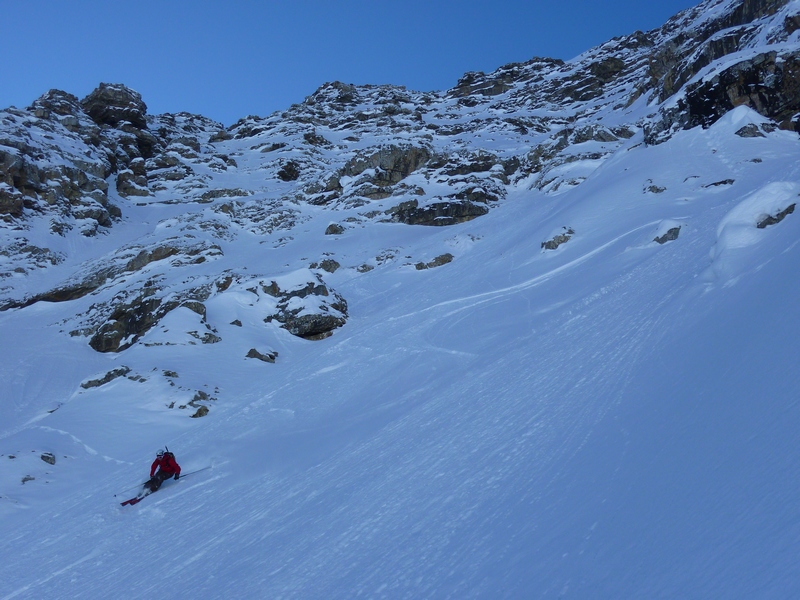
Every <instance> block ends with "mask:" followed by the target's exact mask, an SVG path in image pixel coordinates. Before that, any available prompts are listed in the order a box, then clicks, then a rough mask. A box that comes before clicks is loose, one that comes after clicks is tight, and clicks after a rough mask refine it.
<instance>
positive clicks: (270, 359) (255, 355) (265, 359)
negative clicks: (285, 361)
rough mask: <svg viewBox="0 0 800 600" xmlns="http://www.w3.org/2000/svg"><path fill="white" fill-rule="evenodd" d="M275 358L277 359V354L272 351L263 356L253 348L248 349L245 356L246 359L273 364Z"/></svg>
mask: <svg viewBox="0 0 800 600" xmlns="http://www.w3.org/2000/svg"><path fill="white" fill-rule="evenodd" d="M277 357H278V353H277V352H274V351H273V352H267V353H266V354H263V353H261V352H259V351H258V350H256V349H255V348H250V350H249V351H248V352H247V356H246V358H257V359H258V360H260V361H263V362H266V363H274V362H275V359H276V358H277Z"/></svg>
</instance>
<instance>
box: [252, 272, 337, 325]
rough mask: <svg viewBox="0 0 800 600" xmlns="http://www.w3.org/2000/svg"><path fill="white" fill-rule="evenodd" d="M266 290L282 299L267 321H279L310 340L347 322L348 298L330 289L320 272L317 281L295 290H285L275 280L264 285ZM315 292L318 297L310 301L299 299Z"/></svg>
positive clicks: (263, 288) (314, 294)
mask: <svg viewBox="0 0 800 600" xmlns="http://www.w3.org/2000/svg"><path fill="white" fill-rule="evenodd" d="M262 290H263V291H264V292H265V293H267V294H269V295H270V296H273V297H275V298H278V299H279V300H278V304H277V306H276V312H275V314H273V315H271V316H269V317H267V318H266V319H265V321H266V322H267V323H269V322H271V321H273V320H275V321H278V322H279V323H281V327H283V328H284V329H286V330H287V331H288V332H289V333H291V334H292V335H296V336H298V337H301V338H304V339H307V340H321V339H324V338H326V337H328V336H330V335H331V334H332V333H333V330H334V329H336V328H338V327H341V326H342V325H344V324H345V323H346V322H347V301H346V300H345V299H344V298H342V297H341V296H340V295H339V294H337V293H335V292H333V291H331V290H329V289H328V288H327V286H325V284H324V283H322V280H321V279H320V278H319V276H316V279H315V281H309V282H308V283H307V284H306V285H305V286H302V287H298V288H295V289H291V290H281V289H280V286H278V284H277V283H276V282H275V281H272V282H271V283H270V284H269V285H267V286H263V287H262ZM312 296H315V297H316V298H315V299H314V301H313V302H310V303H308V305H306V303H304V302H296V301H295V300H296V299H300V300H302V299H306V298H310V297H312Z"/></svg>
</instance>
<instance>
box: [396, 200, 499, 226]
mask: <svg viewBox="0 0 800 600" xmlns="http://www.w3.org/2000/svg"><path fill="white" fill-rule="evenodd" d="M388 212H389V214H390V215H391V221H392V222H394V223H405V224H407V225H432V226H438V227H442V226H445V225H455V224H457V223H464V222H466V221H471V220H472V219H474V218H476V217H480V216H483V215H485V214H486V213H488V212H489V207H487V206H486V205H484V204H474V203H472V202H470V201H468V200H463V201H452V202H434V203H433V204H429V205H428V206H425V207H422V208H419V202H417V201H416V200H410V201H408V202H403V203H402V204H399V205H398V206H395V207H394V208H392V209H390V210H389V211H388Z"/></svg>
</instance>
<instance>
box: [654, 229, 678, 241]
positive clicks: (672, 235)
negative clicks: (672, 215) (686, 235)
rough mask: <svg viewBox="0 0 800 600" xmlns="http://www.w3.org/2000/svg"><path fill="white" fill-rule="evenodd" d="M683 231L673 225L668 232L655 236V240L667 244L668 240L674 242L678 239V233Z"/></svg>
mask: <svg viewBox="0 0 800 600" xmlns="http://www.w3.org/2000/svg"><path fill="white" fill-rule="evenodd" d="M680 232H681V228H680V227H672V228H671V229H670V230H669V231H667V233H665V234H664V235H662V236H660V237H657V238H655V239H654V240H653V241H654V242H656V243H659V244H666V243H667V242H672V241H674V240H677V239H678V235H679V234H680Z"/></svg>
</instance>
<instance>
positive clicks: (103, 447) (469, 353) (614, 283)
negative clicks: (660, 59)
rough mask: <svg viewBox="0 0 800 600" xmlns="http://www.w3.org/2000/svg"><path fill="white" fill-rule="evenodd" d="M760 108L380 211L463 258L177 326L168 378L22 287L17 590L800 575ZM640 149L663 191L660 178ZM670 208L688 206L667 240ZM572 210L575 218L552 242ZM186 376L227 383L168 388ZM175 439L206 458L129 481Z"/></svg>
mask: <svg viewBox="0 0 800 600" xmlns="http://www.w3.org/2000/svg"><path fill="white" fill-rule="evenodd" d="M745 110H746V109H742V111H745ZM740 112H741V111H740ZM747 116H748V115H747V114H737V115H733V116H731V118H728V119H725V120H723V121H720V122H719V123H718V124H716V125H715V126H714V127H713V128H712V129H711V130H709V131H707V132H706V131H702V130H700V129H695V130H691V131H689V132H685V133H681V134H679V135H677V136H676V137H675V138H673V139H672V140H670V141H669V142H667V143H665V144H663V145H660V146H656V147H652V148H639V149H637V150H636V151H631V152H628V151H620V152H619V153H618V155H616V156H615V157H614V158H613V159H611V160H609V161H608V162H607V163H605V164H604V165H603V166H602V167H601V168H600V169H599V170H598V172H596V173H595V174H594V175H593V176H592V177H591V178H590V180H588V181H587V182H585V183H584V184H583V185H582V186H580V187H579V188H577V189H575V190H572V191H571V192H570V193H569V196H568V197H565V196H558V197H557V200H555V199H553V198H547V197H544V196H535V195H531V193H529V192H524V191H520V192H519V193H518V194H516V195H515V196H514V197H513V198H510V199H509V201H508V202H507V203H505V204H504V205H503V206H501V207H499V208H497V209H496V210H493V211H492V212H491V213H490V214H489V215H486V216H485V217H482V218H480V219H476V220H474V221H470V222H469V223H464V224H462V225H459V226H456V227H455V228H424V229H421V230H414V229H411V228H409V227H407V226H404V225H387V226H386V231H383V232H381V233H382V235H384V236H385V237H386V238H390V239H391V238H392V237H393V236H396V240H392V242H393V243H396V244H398V245H399V244H401V243H402V244H404V245H408V244H412V243H413V244H415V245H416V246H417V247H423V248H424V247H428V246H431V247H433V246H437V245H442V244H443V245H447V246H451V247H453V248H457V251H458V253H459V254H460V256H461V260H456V261H454V262H453V263H451V264H449V265H445V266H443V267H439V268H436V269H430V270H427V271H423V272H417V271H416V270H413V269H410V268H409V267H404V266H402V265H398V264H390V265H388V266H384V267H382V268H380V269H376V271H377V272H371V273H369V277H367V276H355V275H348V276H347V278H345V277H343V278H342V281H340V282H338V284H337V289H338V290H339V291H341V292H342V293H343V294H345V295H346V297H348V298H349V299H350V310H351V314H352V318H351V321H350V322H349V323H348V325H347V326H346V327H344V328H342V329H341V330H340V331H337V332H336V334H335V335H334V336H333V337H331V338H328V339H326V340H323V341H319V342H309V341H303V340H298V339H297V338H292V336H290V335H289V334H288V333H285V332H284V334H282V335H281V334H280V332H278V333H276V334H273V335H274V339H273V340H271V343H272V344H273V346H274V347H275V348H276V349H277V350H279V359H278V363H277V364H275V365H269V364H264V363H260V362H258V364H253V363H256V362H257V361H243V360H241V358H240V356H241V355H240V354H238V353H233V352H231V351H230V349H231V348H232V347H236V345H241V342H242V341H244V340H238V339H236V338H235V336H230V335H225V334H226V333H228V332H223V342H221V343H220V344H215V345H212V346H208V347H203V348H201V349H199V350H198V349H197V348H193V349H192V352H191V353H189V352H181V351H178V350H173V349H171V347H165V348H164V351H163V352H164V355H163V357H160V359H159V360H160V362H159V365H160V366H161V367H163V366H164V365H169V366H170V368H171V369H172V370H174V371H175V373H176V374H177V376H176V377H173V378H172V379H171V380H170V379H167V380H165V378H163V377H161V378H160V377H158V376H157V375H158V374H157V373H155V374H151V373H152V368H153V366H152V365H151V363H149V362H148V361H152V356H150V353H145V352H143V351H141V349H140V348H139V347H138V346H134V347H133V348H131V349H130V350H128V351H127V353H126V354H125V355H124V356H120V357H117V356H114V357H111V358H109V357H108V356H106V355H98V354H97V353H94V352H93V351H92V350H91V349H89V348H87V347H86V346H85V345H81V344H77V343H75V342H73V341H71V340H69V339H65V338H64V336H63V335H59V334H58V325H57V323H58V319H59V318H61V315H63V311H64V308H63V306H62V305H59V304H49V305H48V304H46V303H39V304H37V305H33V306H32V307H29V308H27V309H25V310H24V311H19V312H18V313H17V312H10V313H9V312H7V313H4V314H2V315H0V320H1V323H2V324H1V325H0V326H2V330H3V332H4V335H3V342H2V343H3V356H5V357H6V360H5V361H4V365H3V370H4V373H3V379H4V381H7V382H9V386H8V387H7V390H8V392H10V394H9V395H10V397H11V398H12V399H13V400H14V401H15V402H16V407H15V418H14V420H13V425H12V426H10V427H9V426H8V425H4V433H3V437H2V440H0V445H2V448H1V449H0V454H3V455H4V456H3V465H4V467H3V470H4V482H3V489H4V492H3V496H4V497H3V499H2V500H3V502H2V504H0V507H2V521H1V522H0V523H1V524H2V525H1V526H2V529H3V535H2V542H0V553H1V554H2V556H3V557H5V559H4V561H3V563H2V567H0V569H2V577H0V581H2V583H0V594H2V595H0V597H1V598H4V599H5V598H67V597H76V596H81V597H92V598H101V597H109V596H114V597H125V598H144V597H149V596H152V595H153V594H158V595H159V597H165V598H184V597H187V596H198V597H208V598H211V597H223V596H224V597H252V598H255V597H270V598H281V597H286V598H288V597H303V598H312V597H313V598H352V597H360V596H363V597H392V598H399V597H408V598H419V597H442V598H444V597H542V598H548V597H575V598H589V597H597V598H601V597H602V598H607V597H653V598H657V597H658V598H662V597H663V598H672V597H693V598H703V597H727V598H733V597H741V598H745V597H791V596H793V595H795V594H797V593H798V592H799V591H800V590H799V589H798V583H797V579H796V577H795V576H794V566H795V565H796V560H797V558H798V557H797V546H796V540H797V535H798V521H797V518H796V514H795V512H796V511H795V510H794V507H795V506H797V503H798V500H800V497H798V495H799V494H800V489H799V488H798V486H797V485H796V483H794V478H793V477H792V475H793V472H794V470H795V469H796V464H797V459H798V453H797V450H796V447H795V446H796V445H795V444H794V440H795V435H794V434H795V432H796V431H797V426H798V424H799V423H798V417H800V413H799V412H798V406H797V400H796V398H795V396H796V394H795V391H796V389H797V385H798V376H799V373H798V368H797V341H796V335H795V334H796V332H797V331H798V325H799V324H800V323H798V318H800V312H799V311H798V308H797V303H796V302H794V301H793V300H794V299H795V297H796V295H797V281H798V279H797V277H796V275H797V270H798V264H800V263H798V258H800V257H798V251H800V250H799V249H798V247H797V239H798V224H797V222H796V219H792V218H787V219H786V220H784V221H783V222H781V223H779V224H777V225H775V226H773V227H770V228H766V229H763V230H759V229H756V228H755V221H756V219H757V218H758V216H759V215H760V214H761V212H760V211H762V209H763V211H762V212H769V210H770V209H772V208H774V206H776V205H780V206H781V207H782V208H785V207H784V206H783V204H782V203H784V204H785V201H786V200H787V199H793V198H794V197H796V195H797V190H796V185H797V184H796V183H794V182H796V181H797V177H798V169H797V165H796V161H795V159H794V156H795V153H796V148H797V139H796V135H795V134H790V133H785V132H775V133H773V134H770V136H769V137H768V138H763V139H762V138H757V139H744V138H739V137H737V136H735V135H734V133H733V132H734V131H735V130H736V129H738V127H739V123H738V122H737V119H739V118H741V117H744V118H746V117H747ZM635 144H636V140H635V139H634V140H631V146H633V145H635ZM754 158H761V159H762V160H763V162H762V163H754V162H751V161H752V159H754ZM645 175H646V176H647V178H648V179H654V180H657V181H658V182H659V183H661V184H663V185H664V186H665V187H666V188H667V191H666V192H663V193H661V194H657V195H654V194H650V195H648V194H643V193H642V185H643V182H644V181H645ZM729 178H732V179H734V180H735V183H733V184H731V185H727V186H717V187H712V188H704V187H703V186H704V185H707V184H709V183H713V182H716V181H720V180H722V179H729ZM709 190H713V191H709ZM665 222H666V223H667V224H668V225H672V224H675V223H678V224H680V226H681V234H680V236H679V238H678V239H677V240H675V241H673V242H669V243H666V244H664V245H659V244H657V243H655V242H653V241H652V240H653V238H654V237H656V236H657V235H660V234H661V230H662V229H663V225H662V224H663V223H665ZM563 223H569V224H570V226H572V227H573V228H574V229H575V231H576V235H575V239H574V240H573V241H572V242H571V243H570V244H566V245H565V246H564V247H562V248H559V249H558V250H556V251H553V252H545V251H543V250H542V249H541V247H540V240H541V239H545V238H546V237H547V235H548V234H549V233H551V231H554V230H557V229H558V227H559V226H560V225H561V224H563ZM373 235H374V234H373V233H370V232H368V231H366V230H365V231H363V233H362V232H359V231H356V232H355V233H352V234H348V235H345V236H342V237H341V238H339V239H336V240H326V242H327V243H330V244H339V245H342V246H346V247H347V249H348V250H349V251H353V252H355V251H356V250H357V249H358V248H360V247H362V246H364V245H368V244H370V243H374V240H372V239H370V238H371V237H372V236H373ZM381 242H382V243H384V244H386V242H387V239H382V240H381ZM298 245H300V246H302V241H299V242H298ZM390 245H391V244H390ZM340 251H341V250H340ZM239 259H240V260H242V261H252V260H256V259H257V254H256V253H255V250H254V249H252V248H242V249H241V255H240V257H239ZM397 290H400V292H399V293H398V291H397ZM208 310H209V313H210V314H217V313H219V314H220V315H225V316H224V319H226V320H227V319H228V318H230V317H231V316H233V315H238V317H239V318H240V319H242V320H244V319H248V318H253V315H252V313H253V310H255V308H254V307H253V306H251V305H250V304H248V300H247V298H246V297H245V298H240V299H238V300H237V301H229V302H227V303H220V304H219V305H214V304H213V303H211V304H210V305H209V307H208ZM186 312H187V313H189V314H188V315H174V318H175V319H180V318H187V319H191V318H192V317H193V316H194V317H195V318H196V317H197V315H194V313H191V311H186ZM175 326H176V329H174V330H173V329H172V328H171V327H170V331H179V330H180V329H177V327H178V324H177V323H176V324H175ZM184 329H185V328H184ZM246 331H247V329H246V328H243V329H242V335H243V336H245V335H247V334H246ZM34 332H35V333H34ZM148 335H149V334H148ZM159 335H163V336H167V337H169V336H170V335H171V334H170V332H163V333H161V334H159ZM170 339H171V341H173V342H174V343H180V341H181V340H180V339H178V336H177V334H175V335H174V336H173V337H172V338H170ZM247 343H249V340H247V341H245V345H246V344H247ZM123 361H124V364H126V365H128V366H130V367H131V368H132V369H133V370H134V371H135V372H136V373H139V374H141V375H142V376H143V377H146V378H147V381H146V382H139V381H133V380H131V379H128V378H121V379H118V380H115V381H113V382H111V383H110V384H107V385H105V386H101V387H99V388H96V389H90V390H80V391H78V392H74V391H73V389H74V387H75V384H76V371H77V369H76V368H75V367H76V365H77V364H81V365H82V368H84V369H85V365H86V364H87V363H90V364H92V365H94V368H95V369H96V370H97V371H98V372H102V371H103V369H108V368H111V367H114V366H118V365H119V364H121V363H122V362H123ZM43 372H47V374H48V375H47V377H42V375H41V373H43ZM165 381H166V382H165ZM168 381H171V382H172V383H174V384H176V385H177V386H179V387H182V388H192V387H199V385H201V384H202V385H206V386H208V387H209V388H215V390H213V391H215V392H216V393H217V394H218V395H219V397H220V398H221V399H220V400H219V401H218V403H217V405H216V406H214V408H213V410H212V411H211V413H210V415H209V416H208V417H206V418H205V419H197V420H190V419H186V418H185V417H184V418H181V417H178V416H174V415H168V414H165V413H164V412H163V410H161V411H160V410H159V406H160V404H161V403H163V401H164V400H163V398H165V397H167V396H166V394H168V393H169V390H170V384H169V383H168ZM222 398H224V399H225V401H224V402H223V400H222ZM56 402H58V403H60V402H63V404H62V405H61V406H60V408H59V409H58V410H56V411H55V412H53V413H48V412H46V411H47V410H52V408H53V406H54V404H53V403H56ZM6 423H8V421H6ZM163 443H167V444H168V445H169V446H170V448H171V449H172V450H174V451H175V452H176V453H177V455H178V458H179V460H180V462H181V463H182V465H183V467H184V470H186V471H191V470H194V469H196V468H201V467H205V466H208V465H211V466H212V468H211V469H209V470H206V471H203V472H201V473H198V474H197V475H195V476H192V477H190V478H186V479H185V480H183V481H179V482H177V483H172V484H167V486H166V487H165V488H164V489H163V490H162V491H159V492H158V494H157V495H155V496H152V497H150V498H147V499H146V500H145V501H144V502H143V503H142V504H140V505H139V506H137V507H134V508H132V509H131V508H124V509H123V508H120V507H119V506H118V504H117V500H119V499H120V497H117V498H115V494H119V493H120V492H121V490H123V489H125V488H126V487H130V486H131V485H132V484H135V483H136V482H137V480H143V479H144V478H145V477H146V471H147V466H148V464H149V461H150V460H151V457H152V454H153V451H154V449H156V448H158V447H159V446H160V445H162V444H163ZM31 449H33V450H36V451H37V452H39V451H50V452H53V453H54V454H55V455H56V456H57V458H58V462H57V463H56V465H54V466H52V468H51V467H49V466H48V465H47V464H46V463H43V462H41V461H39V460H38V454H36V455H35V456H34V458H30V457H25V456H19V457H18V458H16V459H14V460H15V461H22V460H27V461H28V464H26V466H25V469H29V470H30V471H31V473H30V474H32V475H35V476H36V479H35V480H34V481H29V482H27V483H25V484H24V485H22V486H19V485H13V482H12V481H11V480H10V477H9V476H8V473H7V469H8V468H9V467H8V465H9V464H10V463H11V461H10V460H9V458H6V457H7V456H8V454H11V453H20V454H21V453H22V452H25V451H27V452H28V453H30V451H31ZM62 457H63V458H62ZM40 463H41V464H40ZM18 465H19V462H15V463H14V466H15V467H18ZM23 470H24V469H23ZM44 471H47V473H46V474H45V473H44ZM26 472H27V471H26ZM15 474H16V473H15ZM42 488H47V490H48V492H47V493H44V492H43V491H42ZM128 493H129V494H130V493H131V492H128ZM122 496H124V494H122Z"/></svg>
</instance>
